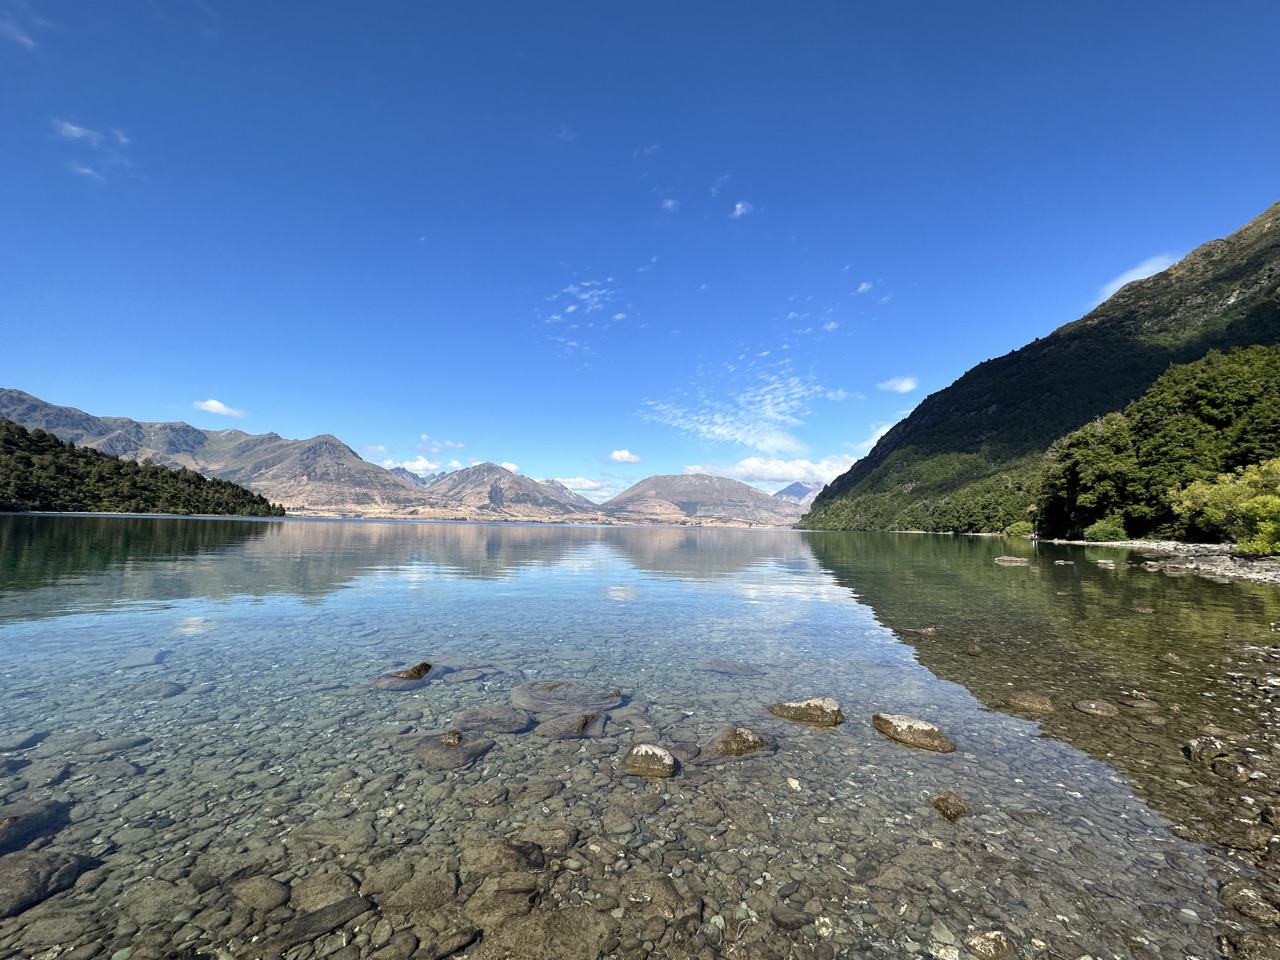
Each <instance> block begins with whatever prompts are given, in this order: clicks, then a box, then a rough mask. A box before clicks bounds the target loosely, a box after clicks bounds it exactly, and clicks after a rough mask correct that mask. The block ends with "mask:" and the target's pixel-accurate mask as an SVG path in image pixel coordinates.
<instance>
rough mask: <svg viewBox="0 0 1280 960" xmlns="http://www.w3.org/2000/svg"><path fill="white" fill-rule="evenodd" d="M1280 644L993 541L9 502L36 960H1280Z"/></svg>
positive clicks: (1204, 592) (1266, 628) (23, 880)
mask: <svg viewBox="0 0 1280 960" xmlns="http://www.w3.org/2000/svg"><path fill="white" fill-rule="evenodd" d="M1008 556H1013V557H1016V558H1019V559H1021V560H1024V561H1025V563H1021V564H1016V565H1015V564H1010V563H1009V562H1008V561H1007V560H1002V562H1000V563H997V562H996V558H997V557H1008ZM1276 621H1280V591H1277V590H1275V589H1274V588H1272V587H1265V586H1258V585H1250V584H1223V583H1214V582H1210V581H1208V580H1203V579H1194V578H1186V577H1180V578H1174V577H1170V576H1165V575H1163V574H1161V573H1159V572H1156V571H1154V570H1152V569H1147V568H1145V567H1144V566H1143V558H1142V557H1140V556H1138V555H1136V554H1132V553H1129V552H1127V551H1118V550H1108V549H1104V548H1081V547H1066V546H1057V547H1054V546H1050V545H1044V544H1032V543H1029V542H1026V541H1011V540H1000V539H992V538H973V539H966V538H951V537H932V536H916V535H905V534H903V535H890V534H879V535H872V534H837V533H800V532H796V531H790V530H747V529H711V528H676V527H642V528H632V527H567V526H553V525H515V524H507V525H504V524H493V525H485V524H448V523H434V524H432V523H402V522H390V521H388V522H371V521H370V522H363V521H296V520H286V521H239V520H213V519H171V518H139V517H81V516H76V517H69V516H68V517H48V516H34V517H32V516H17V517H12V516H11V517H0V654H2V656H3V667H2V669H0V675H2V677H3V701H2V706H0V711H2V721H3V722H2V723H0V774H3V776H2V777H0V804H3V805H2V806H0V852H3V853H4V854H5V855H4V856H2V857H0V914H4V915H6V916H5V918H4V919H0V957H10V956H13V957H18V956H21V957H48V958H52V957H57V956H61V957H68V958H70V957H74V958H90V957H104V958H105V957H111V958H113V960H141V958H147V957H171V956H187V957H197V956H207V957H256V956H264V957H265V956H271V957H279V956H284V957H288V958H309V957H339V958H354V957H378V958H386V960H392V958H399V960H404V958H407V957H410V956H416V957H421V958H437V957H471V958H482V957H483V958H498V957H503V956H513V957H548V958H551V957H555V958H577V957H582V958H589V957H597V956H616V957H622V958H641V957H686V956H693V957H749V958H804V960H810V958H814V960H816V958H834V957H886V958H887V957H901V956H911V955H920V956H922V957H927V956H932V957H937V958H940V960H952V958H955V960H959V958H964V957H969V956H970V955H978V956H992V957H995V956H999V955H1001V953H1002V952H1003V951H1007V950H1008V949H1009V948H1011V949H1012V954H1011V955H1015V956H1018V957H1046V958H1050V957H1064V958H1078V957H1084V956H1090V957H1111V956H1116V957H1129V956H1141V957H1170V958H1172V957H1178V958H1182V957H1210V956H1215V955H1217V954H1218V953H1219V942H1220V938H1226V941H1230V942H1232V943H1234V944H1235V945H1236V947H1237V948H1238V949H1239V951H1240V955H1241V956H1259V957H1260V956H1266V955H1268V954H1266V953H1265V952H1259V951H1265V950H1266V949H1269V947H1268V943H1270V941H1269V940H1268V938H1269V937H1270V936H1271V934H1270V932H1269V931H1270V930H1273V929H1275V928H1274V921H1272V918H1271V917H1270V915H1269V914H1268V913H1267V912H1266V908H1268V907H1271V904H1270V903H1269V902H1268V901H1269V898H1271V897H1272V891H1273V889H1274V881H1275V877H1276V870H1275V866H1274V864H1273V863H1272V861H1271V859H1270V847H1271V828H1270V823H1271V816H1272V814H1271V810H1270V804H1271V803H1272V802H1273V801H1274V802H1276V803H1277V809H1278V810H1280V801H1277V800H1276V789H1277V788H1276V784H1275V782H1274V780H1273V778H1272V776H1271V771H1272V767H1271V764H1272V763H1274V758H1273V752H1274V751H1273V745H1274V738H1273V733H1274V722H1273V718H1274V717H1275V716H1276V711H1275V709H1274V708H1273V707H1272V706H1271V699H1270V698H1271V696H1272V694H1273V691H1280V676H1276V674H1280V662H1277V660H1276V659H1275V654H1274V651H1273V646H1274V644H1275V641H1276V640H1277V639H1280V635H1278V634H1276V633H1275V632H1274V631H1273V630H1272V628H1271V624H1272V623H1273V622H1276ZM421 662H429V663H430V664H431V665H432V666H431V669H430V671H429V672H427V673H426V675H425V676H423V677H422V678H421V680H419V681H414V680H400V681H395V680H381V681H379V680H376V678H380V677H386V676H387V675H388V674H391V673H394V672H396V671H406V670H408V669H409V668H412V667H414V666H415V665H417V664H419V663H421ZM424 669H425V668H424ZM388 686H393V687H394V686H399V687H404V688H406V689H386V687H388ZM1018 695H1021V696H1018ZM815 697H833V698H835V699H836V700H837V701H838V703H839V705H840V707H841V709H842V712H843V715H844V722H843V723H841V724H839V725H837V726H834V727H818V726H810V725H807V724H804V723H798V722H793V721H789V720H785V719H782V718H781V717H778V716H775V715H773V714H771V713H770V712H769V711H768V709H767V708H768V707H769V706H770V705H771V704H775V703H778V702H780V701H796V700H804V699H807V698H815ZM1011 700H1012V701H1013V703H1014V704H1020V705H1021V706H1017V705H1014V706H1011V705H1010V701H1011ZM1050 705H1051V708H1052V709H1051V712H1050V711H1049V707H1050ZM875 714H896V715H906V716H909V717H913V718H917V719H920V720H924V721H928V722H930V723H932V724H935V725H936V726H937V727H939V728H940V729H941V730H942V731H943V733H944V734H945V735H946V736H947V737H948V738H949V739H950V740H951V741H952V742H953V743H954V745H955V747H956V749H955V751H954V752H949V753H940V752H933V751H929V750H924V749H917V748H915V747H911V746H907V745H904V744H902V743H900V742H897V741H895V740H892V739H890V738H889V737H887V736H885V735H883V734H881V733H880V732H878V731H877V730H876V729H875V728H874V727H873V725H872V717H873V715H875ZM733 728H745V729H747V730H749V731H751V732H752V733H753V735H755V736H757V737H758V738H759V740H761V741H763V743H764V746H763V747H761V748H759V749H755V750H752V751H751V752H748V753H745V754H743V755H741V756H735V755H727V754H725V753H723V752H721V750H720V749H718V748H717V746H716V744H717V741H718V740H719V739H720V738H721V736H722V734H723V732H724V731H726V729H733ZM1189 742H1192V743H1193V746H1192V748H1190V749H1188V747H1187V744H1188V743H1189ZM638 743H643V744H653V745H656V746H660V747H662V748H664V749H665V750H667V751H669V752H670V754H671V755H672V757H673V758H674V760H675V761H676V763H677V769H676V772H675V775H674V776H672V777H670V778H669V779H652V778H646V777H642V776H637V775H634V774H631V773H628V772H626V770H625V769H624V767H623V763H622V761H623V757H624V755H625V754H626V753H627V752H628V750H629V748H630V747H631V746H632V745H634V744H638ZM948 793H950V794H954V795H955V797H954V798H952V805H951V806H948V804H947V803H946V802H945V801H940V802H939V803H938V805H937V806H935V804H934V802H933V801H934V800H935V798H939V797H941V796H943V795H945V794H948ZM957 801H958V802H959V803H960V806H959V807H955V806H954V803H955V802H957ZM940 808H941V809H940ZM942 810H946V811H947V815H944V813H943V812H942ZM1277 817H1280V813H1278V814H1277ZM1271 909H1273V910H1274V907H1271ZM1251 918H1252V919H1251ZM1277 918H1280V914H1277ZM1250 951H1253V952H1250Z"/></svg>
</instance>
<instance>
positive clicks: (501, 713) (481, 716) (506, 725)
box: [453, 703, 533, 733]
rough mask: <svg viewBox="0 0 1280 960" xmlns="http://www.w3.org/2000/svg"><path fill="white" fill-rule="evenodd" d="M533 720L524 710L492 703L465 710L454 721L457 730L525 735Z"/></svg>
mask: <svg viewBox="0 0 1280 960" xmlns="http://www.w3.org/2000/svg"><path fill="white" fill-rule="evenodd" d="M532 722H533V718H531V717H530V716H529V714H527V713H525V712H524V711H523V710H517V709H516V708H515V707H508V706H505V705H504V704H500V703H492V704H488V705H486V706H483V707H472V708H471V709H470V710H463V711H462V713H460V714H458V719H457V720H455V721H454V724H453V727H454V729H455V730H464V731H465V730H486V731H488V732H490V733H523V732H524V731H525V730H528V729H529V724H531V723H532Z"/></svg>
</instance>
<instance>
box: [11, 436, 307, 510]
mask: <svg viewBox="0 0 1280 960" xmlns="http://www.w3.org/2000/svg"><path fill="white" fill-rule="evenodd" d="M27 510H47V511H54V512H82V513H175V514H200V515H216V516H233V517H283V516H284V507H281V506H275V505H273V504H271V503H270V502H268V501H267V499H266V498H265V497H262V496H259V495H258V494H256V493H251V492H249V491H248V490H246V489H244V488H243V487H238V486H236V485H235V484H234V483H231V482H229V481H227V480H210V479H209V478H208V477H204V476H201V475H200V474H198V473H196V472H195V471H194V470H186V469H182V470H170V469H168V468H167V467H162V466H158V465H156V464H152V463H138V462H136V461H133V460H117V459H116V458H115V457H111V456H108V455H107V454H105V453H99V452H98V451H96V450H89V449H87V448H84V447H76V446H74V445H72V444H70V443H63V442H62V441H61V440H59V439H58V438H57V437H55V436H53V435H52V434H49V433H45V432H44V431H43V430H34V431H28V430H26V429H25V428H24V427H20V426H18V425H17V424H16V423H13V422H12V421H10V420H3V419H0V511H7V512H13V511H27Z"/></svg>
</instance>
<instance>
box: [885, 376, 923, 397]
mask: <svg viewBox="0 0 1280 960" xmlns="http://www.w3.org/2000/svg"><path fill="white" fill-rule="evenodd" d="M918 386H920V381H919V380H917V379H916V378H915V377H890V378H889V379H888V380H886V381H884V382H883V383H877V384H876V389H877V390H889V391H891V392H893V393H910V392H911V391H912V390H914V389H915V388H916V387H918Z"/></svg>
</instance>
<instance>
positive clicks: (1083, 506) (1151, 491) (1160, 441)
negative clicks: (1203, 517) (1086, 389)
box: [1037, 346, 1280, 540]
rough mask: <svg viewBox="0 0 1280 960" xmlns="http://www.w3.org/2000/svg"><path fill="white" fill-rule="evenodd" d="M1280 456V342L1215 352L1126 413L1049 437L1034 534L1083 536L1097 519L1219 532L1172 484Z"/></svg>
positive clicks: (1126, 525)
mask: <svg viewBox="0 0 1280 960" xmlns="http://www.w3.org/2000/svg"><path fill="white" fill-rule="evenodd" d="M1276 457H1280V346H1268V347H1261V346H1257V347H1249V348H1247V349H1241V350H1234V351H1232V352H1230V353H1227V354H1223V353H1220V352H1218V351H1216V350H1215V351H1211V352H1210V353H1209V354H1208V355H1206V356H1205V357H1203V358H1201V359H1200V360H1197V361H1194V362H1193V363H1187V364H1181V365H1178V366H1175V367H1171V368H1169V370H1168V371H1167V372H1166V373H1164V374H1163V375H1162V376H1161V377H1160V378H1159V379H1157V380H1156V382H1155V383H1154V384H1152V386H1151V389H1149V390H1148V391H1147V392H1146V393H1144V394H1143V395H1142V396H1141V397H1140V398H1138V399H1137V400H1135V401H1134V402H1133V403H1131V404H1129V405H1128V406H1127V407H1125V408H1124V410H1122V411H1119V412H1114V413H1108V414H1106V415H1105V416H1103V417H1100V418H1098V419H1097V420H1094V421H1093V422H1091V423H1088V424H1086V425H1085V426H1083V427H1081V428H1080V429H1078V430H1076V431H1074V432H1072V433H1070V434H1068V435H1067V436H1065V437H1063V438H1062V439H1061V440H1059V441H1057V442H1055V443H1054V444H1053V446H1052V447H1051V448H1050V450H1049V454H1048V456H1047V457H1046V458H1045V461H1044V467H1043V474H1042V476H1041V481H1040V484H1041V486H1040V496H1039V499H1038V501H1037V512H1038V532H1039V533H1040V535H1041V536H1045V537H1068V538H1079V537H1080V536H1082V535H1083V534H1084V532H1085V531H1086V530H1087V529H1088V528H1089V527H1090V526H1092V525H1093V524H1095V523H1097V522H1098V521H1102V520H1107V521H1110V522H1111V524H1113V525H1115V526H1117V527H1119V528H1121V530H1122V532H1121V535H1120V537H1118V539H1123V538H1124V537H1125V536H1128V537H1137V538H1141V537H1158V538H1162V539H1178V540H1181V539H1186V538H1191V539H1218V537H1217V536H1216V531H1215V530H1212V529H1208V528H1206V527H1205V526H1203V525H1202V524H1201V522H1200V520H1199V519H1198V517H1197V515H1196V513H1195V512H1194V511H1192V510H1189V509H1182V510H1179V509H1178V507H1179V505H1180V504H1179V500H1180V498H1179V496H1178V491H1180V490H1182V489H1183V488H1185V487H1187V486H1188V485H1189V484H1192V483H1194V482H1196V481H1206V482H1210V481H1214V480H1215V478H1217V477H1218V476H1219V475H1221V474H1230V473H1234V472H1236V471H1243V470H1244V468H1246V467H1249V466H1255V465H1258V464H1262V463H1264V462H1266V461H1268V460H1272V459H1275V458H1276Z"/></svg>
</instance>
